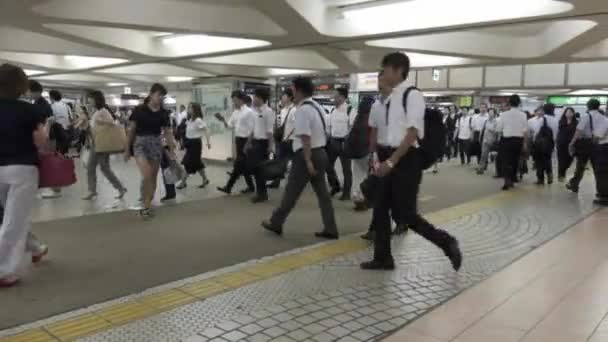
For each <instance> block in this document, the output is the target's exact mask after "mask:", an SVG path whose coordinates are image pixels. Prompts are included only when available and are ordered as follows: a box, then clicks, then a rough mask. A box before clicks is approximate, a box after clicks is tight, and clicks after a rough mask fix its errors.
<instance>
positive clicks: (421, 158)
mask: <svg viewBox="0 0 608 342" xmlns="http://www.w3.org/2000/svg"><path fill="white" fill-rule="evenodd" d="M382 69H383V71H382V72H383V77H384V80H385V81H386V82H387V84H388V86H390V87H392V88H393V92H392V94H391V97H390V105H389V106H387V109H386V119H387V121H388V125H387V126H388V137H387V138H388V139H387V144H388V147H389V152H390V157H389V158H388V159H387V160H386V161H384V162H383V163H381V164H380V165H379V166H378V167H377V168H376V170H375V173H376V175H377V176H378V177H380V181H379V183H380V184H379V194H378V198H377V200H376V202H375V207H374V210H375V214H376V215H377V217H376V226H375V228H376V229H377V232H376V239H375V241H374V259H373V260H372V261H369V262H365V263H363V264H361V268H362V269H366V270H392V269H394V268H395V263H394V260H393V256H392V253H391V219H390V218H391V214H392V216H393V218H394V219H395V220H396V221H397V223H399V224H407V225H408V226H409V227H410V228H411V229H412V230H413V231H415V232H416V233H418V234H420V235H422V236H423V237H424V238H425V239H427V240H429V241H431V242H432V243H433V244H435V245H436V246H438V247H439V248H441V249H442V250H443V252H444V253H445V254H446V255H447V256H448V258H449V259H450V262H451V263H452V266H453V268H454V269H455V270H459V269H460V266H461V263H462V254H461V252H460V248H459V244H458V241H457V240H456V239H455V238H454V237H453V236H451V235H450V234H448V233H447V232H445V231H443V230H440V229H437V228H435V227H434V226H433V225H432V224H431V223H429V222H428V221H427V220H425V219H424V218H423V217H422V216H421V215H420V213H419V212H418V207H417V202H418V192H419V189H420V183H421V181H422V171H423V169H424V168H428V167H429V166H432V164H434V163H435V162H436V161H437V159H438V158H439V157H440V155H441V153H442V152H443V145H442V144H441V142H443V143H444V144H445V137H446V132H445V126H443V122H442V116H441V113H439V112H437V111H429V112H427V111H426V108H425V103H424V97H423V95H422V93H421V92H420V91H419V90H418V89H415V88H408V86H407V82H406V79H407V77H408V74H409V71H410V60H409V58H408V56H407V55H405V54H403V53H400V52H395V53H391V54H388V55H386V56H385V57H384V58H383V60H382ZM426 127H428V128H429V130H428V131H427V132H425V128H426ZM425 134H426V135H427V137H426V138H427V139H425ZM435 138H438V140H437V141H434V144H433V143H432V142H433V140H434V139H435Z"/></svg>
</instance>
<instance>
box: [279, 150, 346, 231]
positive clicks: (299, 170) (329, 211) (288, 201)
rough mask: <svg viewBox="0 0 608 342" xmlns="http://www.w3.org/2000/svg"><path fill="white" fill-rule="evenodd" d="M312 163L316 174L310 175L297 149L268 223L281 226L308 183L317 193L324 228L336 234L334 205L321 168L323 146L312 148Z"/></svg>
mask: <svg viewBox="0 0 608 342" xmlns="http://www.w3.org/2000/svg"><path fill="white" fill-rule="evenodd" d="M312 163H313V164H314V166H315V170H316V171H317V174H316V175H315V176H311V175H310V173H309V172H308V168H307V167H306V160H305V159H304V153H303V152H302V150H299V151H297V152H296V153H295V155H294V157H293V161H292V165H291V170H290V171H289V176H288V177H287V185H286V186H285V192H284V193H283V198H282V199H281V204H280V205H279V207H278V208H277V209H276V210H275V211H274V212H273V213H272V217H271V218H270V223H271V224H272V225H273V226H275V227H282V226H283V224H284V223H285V221H286V220H287V217H288V216H289V214H290V213H291V211H292V210H293V208H294V207H295V206H296V203H297V202H298V199H299V198H300V196H301V195H302V192H303V191H304V189H305V188H306V185H308V183H310V184H311V185H312V189H313V190H314V192H315V194H316V195H317V200H318V201H319V208H320V209H321V217H322V219H323V226H324V230H325V232H327V233H331V234H336V235H337V234H338V228H337V225H336V218H335V213H334V207H333V204H332V201H331V197H330V196H329V191H328V190H327V183H325V173H324V172H323V170H325V169H326V168H327V164H328V160H327V152H326V151H325V148H317V149H313V150H312Z"/></svg>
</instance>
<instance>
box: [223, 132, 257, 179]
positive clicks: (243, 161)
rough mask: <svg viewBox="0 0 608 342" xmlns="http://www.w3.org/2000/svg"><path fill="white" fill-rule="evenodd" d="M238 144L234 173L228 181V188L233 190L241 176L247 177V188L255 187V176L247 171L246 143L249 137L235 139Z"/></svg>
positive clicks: (233, 167)
mask: <svg viewBox="0 0 608 342" xmlns="http://www.w3.org/2000/svg"><path fill="white" fill-rule="evenodd" d="M235 144H236V158H235V159H234V163H233V166H232V174H231V175H230V178H229V179H228V183H227V184H226V188H227V189H228V190H232V187H234V184H235V183H236V181H237V180H238V179H239V177H241V176H243V177H245V182H246V183H247V188H249V189H254V188H255V186H254V185H253V178H252V177H251V174H249V172H248V171H247V155H246V154H245V145H246V144H247V138H239V137H237V138H236V139H235Z"/></svg>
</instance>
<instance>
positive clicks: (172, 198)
mask: <svg viewBox="0 0 608 342" xmlns="http://www.w3.org/2000/svg"><path fill="white" fill-rule="evenodd" d="M173 200H175V196H165V197H163V198H161V199H160V201H161V202H169V201H173Z"/></svg>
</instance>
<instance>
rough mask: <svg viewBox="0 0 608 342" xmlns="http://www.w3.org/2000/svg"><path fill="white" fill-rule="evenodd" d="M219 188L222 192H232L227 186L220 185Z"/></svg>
mask: <svg viewBox="0 0 608 342" xmlns="http://www.w3.org/2000/svg"><path fill="white" fill-rule="evenodd" d="M217 190H218V191H220V192H223V193H225V194H226V195H230V194H231V193H232V191H231V190H230V189H228V188H226V187H221V186H218V187H217Z"/></svg>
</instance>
